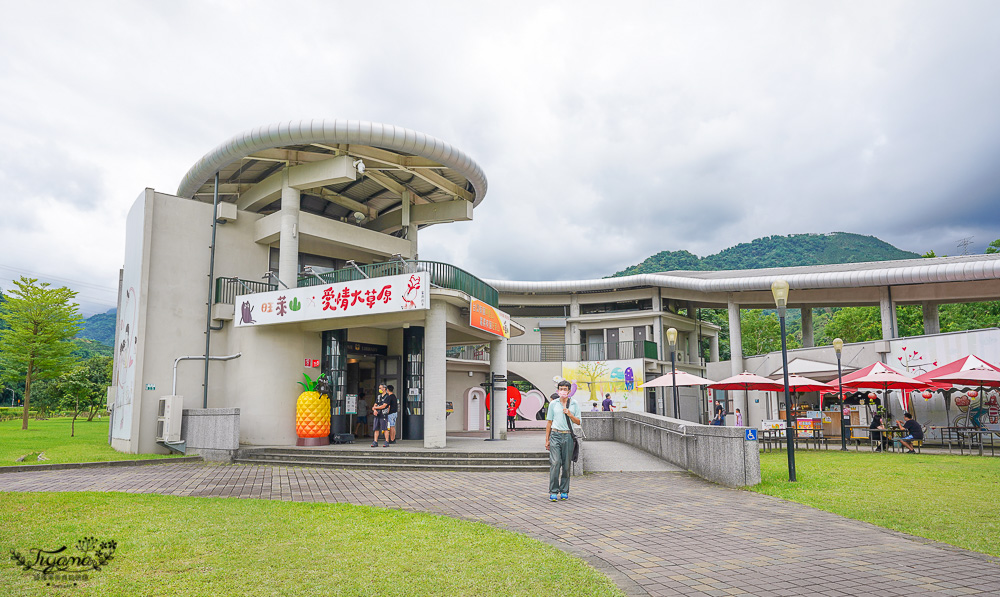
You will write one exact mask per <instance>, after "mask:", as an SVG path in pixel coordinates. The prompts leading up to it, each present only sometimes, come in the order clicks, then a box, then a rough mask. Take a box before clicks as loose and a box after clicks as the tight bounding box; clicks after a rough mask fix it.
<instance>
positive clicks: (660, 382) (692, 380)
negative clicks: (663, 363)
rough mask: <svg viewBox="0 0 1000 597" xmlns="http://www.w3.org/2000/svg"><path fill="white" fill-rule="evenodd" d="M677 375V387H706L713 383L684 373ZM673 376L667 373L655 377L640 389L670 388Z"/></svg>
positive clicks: (672, 384) (680, 372) (679, 372)
mask: <svg viewBox="0 0 1000 597" xmlns="http://www.w3.org/2000/svg"><path fill="white" fill-rule="evenodd" d="M676 375H677V386H678V387H680V386H707V385H708V384H710V383H714V382H713V381H712V380H711V379H705V378H704V377H698V376H697V375H692V374H690V373H688V372H686V371H678V372H677V373H676ZM673 378H674V374H673V373H667V374H666V375H664V376H661V377H657V378H656V379H651V380H649V381H647V382H646V383H644V384H642V385H641V386H639V387H641V388H649V387H666V388H671V387H673V386H674V379H673Z"/></svg>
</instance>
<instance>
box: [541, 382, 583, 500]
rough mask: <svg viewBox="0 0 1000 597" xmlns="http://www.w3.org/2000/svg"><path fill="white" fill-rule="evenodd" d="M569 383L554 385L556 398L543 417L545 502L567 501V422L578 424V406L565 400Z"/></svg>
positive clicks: (570, 441)
mask: <svg viewBox="0 0 1000 597" xmlns="http://www.w3.org/2000/svg"><path fill="white" fill-rule="evenodd" d="M569 391H570V383H569V382H568V381H566V380H565V379H564V380H562V381H560V382H559V383H558V384H557V385H556V395H557V398H554V399H553V400H552V402H550V403H549V411H548V414H546V416H545V421H546V423H545V449H546V450H548V451H549V501H551V502H554V501H556V500H568V499H569V473H570V459H571V457H572V456H573V436H572V435H571V434H570V424H571V423H570V421H572V422H573V423H576V424H577V425H579V424H580V405H579V404H577V403H576V400H570V398H569Z"/></svg>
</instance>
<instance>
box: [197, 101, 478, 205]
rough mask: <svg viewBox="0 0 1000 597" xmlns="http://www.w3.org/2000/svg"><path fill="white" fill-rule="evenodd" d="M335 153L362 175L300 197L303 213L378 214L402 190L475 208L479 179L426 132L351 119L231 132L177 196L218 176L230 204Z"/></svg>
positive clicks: (397, 200)
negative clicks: (289, 170) (359, 166)
mask: <svg viewBox="0 0 1000 597" xmlns="http://www.w3.org/2000/svg"><path fill="white" fill-rule="evenodd" d="M343 155H347V156H351V157H353V158H356V159H360V160H362V161H363V162H364V166H365V171H364V175H363V176H360V177H358V179H357V180H354V181H349V182H343V183H337V184H331V185H327V186H326V187H321V188H318V189H311V190H309V191H308V192H304V193H303V197H302V209H303V210H304V211H310V212H314V213H319V214H322V215H326V216H328V217H341V216H343V215H344V214H346V213H350V212H351V211H353V210H354V209H356V208H357V205H358V204H359V205H363V206H364V207H366V208H368V209H370V210H373V211H376V212H380V213H384V212H385V211H391V210H392V209H395V208H396V207H398V206H399V205H401V201H402V199H401V195H402V193H403V191H404V190H408V191H409V192H410V193H411V194H412V196H413V200H414V203H438V202H442V201H453V200H455V199H463V200H466V201H470V202H471V203H472V204H473V205H474V206H476V205H479V203H480V202H481V201H482V200H483V198H484V197H485V196H486V187H487V183H486V175H485V174H484V173H483V170H482V168H480V167H479V165H478V164H476V163H475V162H474V161H473V160H472V158H470V157H469V156H468V155H466V154H465V153H464V152H462V151H460V150H458V149H456V148H455V147H452V146H451V145H449V144H448V143H445V142H444V141H441V140H440V139H437V138H435V137H432V136H430V135H425V134H423V133H418V132H416V131H413V130H410V129H406V128H402V127H398V126H393V125H388V124H380V123H377V122H367V121H359V120H299V121H289V122H284V123H278V124H270V125H267V126H261V127H258V128H255V129H253V130H249V131H246V132H243V133H241V134H238V135H236V136H234V137H233V138H232V139H230V140H229V141H226V142H225V143H223V144H221V145H219V146H218V147H216V148H215V149H213V150H212V151H210V152H208V153H207V154H205V156H204V157H202V158H201V159H200V160H198V162H197V163H196V164H195V165H194V167H192V168H191V169H190V170H189V171H188V172H187V174H185V175H184V178H183V180H181V183H180V185H179V186H178V188H177V195H178V196H179V197H186V198H195V199H198V198H205V199H207V198H211V197H212V194H213V189H214V177H215V173H216V172H219V181H220V185H219V187H220V190H219V193H220V199H221V200H223V201H230V202H235V201H236V200H237V199H238V198H239V195H240V194H241V193H245V192H246V191H248V190H249V189H250V188H252V187H253V186H254V185H256V184H258V183H260V182H262V181H264V180H265V179H267V178H268V177H270V176H272V175H274V174H275V173H279V172H280V171H281V170H282V169H283V168H284V167H286V166H295V165H299V164H305V163H310V162H316V161H319V160H327V159H331V158H333V157H336V156H343ZM275 209H277V205H276V204H275V203H272V204H269V205H265V206H263V207H262V208H261V209H260V211H262V212H266V211H273V210H275Z"/></svg>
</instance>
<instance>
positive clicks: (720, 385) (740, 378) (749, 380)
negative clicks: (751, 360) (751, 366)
mask: <svg viewBox="0 0 1000 597" xmlns="http://www.w3.org/2000/svg"><path fill="white" fill-rule="evenodd" d="M708 387H710V388H712V389H713V390H743V391H745V392H746V391H749V390H761V391H764V392H776V391H778V390H784V389H785V384H784V383H783V382H780V381H774V380H773V379H768V378H766V377H761V376H759V375H754V374H753V373H750V372H749V371H744V372H743V373H740V374H739V375H734V376H732V377H727V378H726V379H723V380H720V381H717V382H715V383H711V384H709V385H708Z"/></svg>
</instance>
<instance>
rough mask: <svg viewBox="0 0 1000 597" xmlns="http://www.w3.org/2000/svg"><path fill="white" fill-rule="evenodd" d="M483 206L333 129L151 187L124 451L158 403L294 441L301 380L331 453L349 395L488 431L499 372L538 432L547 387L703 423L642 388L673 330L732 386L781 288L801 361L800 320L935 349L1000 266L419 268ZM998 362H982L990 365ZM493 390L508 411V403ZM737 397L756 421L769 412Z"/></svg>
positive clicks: (125, 343)
mask: <svg viewBox="0 0 1000 597" xmlns="http://www.w3.org/2000/svg"><path fill="white" fill-rule="evenodd" d="M486 188H487V183H486V177H485V175H484V173H483V171H482V169H481V168H480V167H479V166H478V165H477V164H476V163H475V162H474V161H472V159H471V158H469V157H468V156H467V155H465V154H464V153H463V152H462V151H460V150H459V149H457V148H454V147H452V146H451V145H449V144H447V143H445V142H443V141H441V140H439V139H435V138H433V137H430V136H427V135H424V134H422V133H417V132H414V131H410V130H407V129H403V128H400V127H394V126H390V125H381V124H377V123H369V122H357V121H341V120H334V121H299V122H289V123H284V124H280V125H272V126H267V127H261V128H258V129H254V130H252V131H248V132H246V133H244V134H241V135H237V136H236V137H234V138H232V139H231V140H229V141H227V142H226V143H223V144H222V145H220V146H219V147H217V148H215V149H213V150H212V151H210V152H209V153H208V154H206V155H205V156H204V157H203V158H202V159H201V160H199V161H198V163H197V164H195V166H194V167H192V168H191V170H190V171H189V172H188V173H187V174H186V175H185V177H184V179H183V180H182V181H181V183H180V185H179V187H178V189H177V190H176V192H175V193H174V194H167V193H162V192H158V191H155V190H153V189H146V190H145V191H143V192H142V193H141V194H140V195H139V197H138V198H137V200H136V202H135V204H134V206H133V207H132V209H131V211H130V212H129V215H128V222H127V240H126V254H125V265H124V268H123V270H122V278H121V287H120V293H119V306H118V313H119V320H118V326H117V332H116V353H115V376H114V385H113V387H112V388H110V391H109V402H110V403H111V404H112V405H113V416H112V430H111V437H112V445H113V447H115V448H116V449H118V450H122V451H126V452H133V453H137V452H143V453H147V452H156V451H164V450H165V449H166V448H164V447H163V444H162V443H160V442H158V441H157V438H158V436H160V435H161V433H160V431H161V430H159V429H158V420H159V419H160V418H161V415H163V413H161V412H159V411H158V407H159V401H160V398H161V397H163V396H180V397H182V398H179V399H177V400H178V402H177V405H178V406H181V405H182V407H183V408H184V409H187V410H189V411H191V412H192V413H195V412H214V411H219V409H239V411H238V412H239V414H238V430H239V431H238V438H239V442H240V443H241V444H252V445H293V444H295V443H296V440H297V436H296V430H295V417H296V414H295V402H296V398H297V396H298V394H299V392H300V389H301V388H300V386H298V385H297V382H298V381H300V380H302V379H303V378H302V374H303V373H306V374H308V375H309V376H311V377H313V378H315V377H317V376H318V375H319V373H320V372H324V373H326V374H327V375H328V376H329V377H330V378H331V380H332V382H333V386H332V392H331V413H332V418H331V430H330V433H331V435H333V434H336V433H341V432H344V431H347V430H348V429H349V427H350V426H351V422H352V420H353V419H352V416H353V415H352V413H351V407H352V405H353V401H352V398H351V397H352V396H356V395H358V394H359V393H361V392H365V393H366V394H368V396H369V397H370V396H371V395H372V394H373V393H374V390H375V388H376V387H377V384H378V383H379V382H382V381H386V382H388V383H390V384H392V385H394V386H395V387H396V393H397V395H399V396H400V398H401V401H402V404H401V409H400V410H401V413H400V417H401V421H400V432H401V434H402V437H403V438H404V439H422V440H423V442H424V445H425V446H427V447H443V446H444V445H445V444H446V442H447V433H448V432H457V431H468V430H481V429H484V428H485V410H486V405H485V397H486V394H485V391H484V390H483V387H482V386H483V385H486V384H487V380H488V379H489V378H490V375H491V373H492V374H493V375H503V376H508V375H509V380H510V381H515V382H517V383H518V384H520V385H521V386H522V387H523V388H525V389H527V388H529V387H533V388H534V389H533V391H529V392H525V393H524V396H523V397H522V406H521V408H520V410H519V411H518V412H519V414H520V415H521V416H522V418H523V419H526V421H524V422H523V425H528V426H530V425H532V424H534V425H541V424H542V423H540V422H534V423H532V421H536V419H537V417H536V413H537V412H538V410H539V409H540V408H541V406H542V405H543V404H544V400H545V395H546V394H547V393H549V392H551V391H552V389H553V381H552V380H553V378H554V377H557V376H560V377H566V378H568V379H569V378H572V379H575V380H576V381H577V382H578V385H579V389H578V391H580V392H582V393H581V396H583V397H584V399H585V402H588V403H589V398H591V397H595V398H596V397H599V396H600V395H601V394H602V393H604V392H607V393H612V394H613V399H614V400H615V402H616V405H617V406H619V407H624V408H628V409H634V410H642V411H647V412H657V413H660V414H670V415H675V414H679V416H680V418H684V419H688V420H699V419H701V418H703V417H704V411H705V408H706V403H705V394H704V390H702V389H682V390H681V392H680V393H681V401H680V402H681V407H680V412H679V413H673V412H672V407H671V406H670V401H669V400H666V401H664V393H663V392H662V391H661V392H659V393H655V392H649V393H644V392H643V390H642V389H641V388H640V386H641V384H642V382H643V381H646V380H648V379H650V378H651V377H653V376H656V375H660V374H663V373H666V372H669V371H670V355H671V350H670V347H668V346H667V345H666V341H665V338H666V330H668V329H670V328H674V329H676V330H677V331H678V336H677V338H678V340H677V345H676V350H675V351H674V355H675V365H676V367H678V368H679V369H681V370H686V371H689V372H691V373H695V374H697V375H702V376H705V375H706V374H707V375H711V374H712V373H719V371H720V369H719V368H720V367H725V369H726V372H727V373H729V372H733V373H736V372H739V371H742V370H743V368H744V366H745V363H744V359H743V358H742V353H741V349H740V346H739V340H738V339H739V333H738V330H739V309H740V308H741V307H742V308H764V307H768V306H771V305H772V303H771V295H770V292H769V290H768V289H769V287H770V283H771V282H772V281H773V280H774V279H776V278H779V277H781V278H784V279H786V280H787V281H788V282H789V283H790V284H791V287H792V296H791V299H790V300H791V304H790V307H791V308H799V307H802V308H803V311H802V316H803V330H804V334H803V343H804V344H805V345H806V346H810V345H811V344H812V331H811V330H812V328H811V315H810V314H811V311H810V309H808V308H806V307H812V306H816V307H819V306H836V305H880V306H881V307H882V310H883V314H884V315H885V317H884V318H883V321H884V324H883V331H884V336H885V339H886V340H892V339H893V338H895V337H896V336H897V335H898V334H897V333H896V327H895V323H894V319H893V314H894V308H893V307H894V306H895V305H898V304H922V305H924V314H925V329H927V330H928V333H933V332H935V331H936V326H937V309H936V305H937V304H939V303H943V302H959V301H969V300H993V299H996V298H997V297H998V296H1000V259H998V257H1000V256H997V255H978V256H966V257H956V258H940V259H930V260H912V261H901V262H886V263H865V264H844V265H836V266H820V267H809V268H785V269H782V270H753V271H742V272H670V273H666V274H654V275H640V276H629V277H623V278H610V279H601V280H580V281H568V282H509V281H484V280H480V279H479V278H476V277H475V276H474V275H472V274H470V273H468V272H465V271H463V270H461V269H459V268H457V267H454V266H452V265H449V264H443V263H433V262H426V261H421V260H420V259H419V253H418V237H419V231H420V229H421V228H424V227H426V226H429V225H433V224H443V223H448V222H454V221H462V220H471V219H472V218H473V213H474V210H475V208H476V206H478V205H479V204H480V203H481V202H482V201H483V199H484V197H485V195H486ZM700 308H727V309H728V310H729V323H730V327H731V328H732V329H733V330H734V332H735V333H734V334H733V338H734V339H735V341H734V342H733V343H732V353H733V359H732V361H731V363H729V364H728V365H718V364H713V362H717V361H718V333H719V329H718V328H717V327H716V326H713V325H710V324H706V323H705V322H702V321H699V320H698V318H697V310H698V309H700ZM505 312H506V313H509V315H510V317H511V319H510V320H507V319H505V317H504V316H505ZM989 334H993V335H992V336H989ZM987 335H988V336H989V337H993V338H995V337H996V332H995V330H994V331H992V332H989V333H988V334H987ZM986 345H988V346H989V347H990V348H989V351H992V352H990V353H989V354H984V355H981V356H983V357H984V358H993V359H994V360H1000V359H998V358H997V357H1000V354H995V353H996V351H997V350H998V349H997V348H996V343H995V342H994V343H993V344H990V343H989V341H986ZM206 354H209V355H212V357H211V360H209V361H208V365H207V366H206V364H205V363H206V361H205V360H204V358H203V357H204V355H206ZM237 355H238V356H237ZM957 356H961V355H956V358H957ZM183 357H193V358H183ZM828 357H829V355H826V354H825V353H824V354H823V355H820V357H817V358H820V359H826V361H827V362H829V359H828ZM223 358H226V360H223ZM765 373H771V372H770V371H767V372H765ZM503 385H505V384H501V386H503ZM494 394H495V397H494V398H495V399H496V403H497V404H498V406H499V407H500V408H501V409H502V408H503V407H504V405H505V395H504V392H503V391H498V392H495V393H494ZM735 400H736V403H737V404H738V405H741V406H743V407H744V411H743V412H745V413H747V422H748V423H750V424H752V423H753V422H754V421H755V420H760V419H761V418H764V417H765V416H766V412H765V409H763V407H758V406H757V403H751V402H748V401H747V397H745V396H739V397H736V398H735ZM535 407H538V408H535ZM175 408H176V406H175ZM205 409H208V410H205ZM219 412H222V411H219ZM225 412H230V413H233V412H235V411H233V410H227V411H225ZM499 427H502V426H498V429H497V430H496V431H495V432H494V433H496V434H497V435H498V436H500V437H503V436H504V432H503V430H502V429H499Z"/></svg>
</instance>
